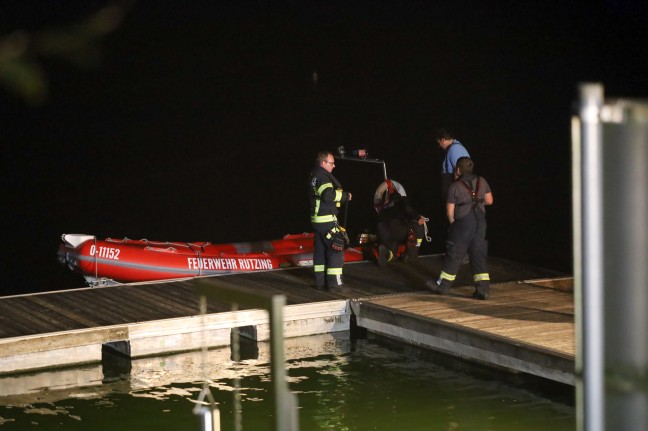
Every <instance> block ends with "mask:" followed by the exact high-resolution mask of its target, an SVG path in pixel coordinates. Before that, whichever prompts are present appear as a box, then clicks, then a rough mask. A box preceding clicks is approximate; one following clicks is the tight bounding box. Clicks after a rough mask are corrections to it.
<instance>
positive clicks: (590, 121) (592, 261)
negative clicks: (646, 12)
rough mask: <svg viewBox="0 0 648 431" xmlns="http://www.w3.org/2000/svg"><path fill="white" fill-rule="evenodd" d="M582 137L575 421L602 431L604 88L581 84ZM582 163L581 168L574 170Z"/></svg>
mask: <svg viewBox="0 0 648 431" xmlns="http://www.w3.org/2000/svg"><path fill="white" fill-rule="evenodd" d="M579 93H580V106H579V117H580V128H579V131H578V132H576V133H575V135H576V136H577V137H579V138H580V141H579V142H575V143H574V147H575V150H576V151H575V153H577V154H575V157H574V166H573V170H574V187H575V188H576V187H579V188H580V189H579V190H574V202H573V206H574V214H575V215H578V216H580V219H579V220H577V219H575V220H574V257H575V259H576V258H578V259H579V260H580V261H576V262H575V264H574V271H575V273H574V279H575V284H576V286H575V287H576V291H577V296H576V301H577V303H576V316H577V317H576V325H577V327H576V331H577V334H578V335H577V339H576V341H577V344H578V345H577V362H576V367H577V369H576V377H577V396H578V397H579V399H578V400H577V401H578V405H577V409H578V412H577V417H578V420H579V424H578V428H579V430H580V431H583V430H586V431H602V430H603V426H604V423H605V414H604V413H605V410H604V397H603V391H604V385H603V377H604V370H603V348H604V347H603V211H602V209H603V196H602V178H603V172H602V157H601V155H602V149H601V144H602V133H601V122H600V112H601V108H602V106H603V86H602V85H600V84H582V85H580V87H579ZM576 163H580V165H578V166H577V165H576Z"/></svg>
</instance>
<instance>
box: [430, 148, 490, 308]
mask: <svg viewBox="0 0 648 431" xmlns="http://www.w3.org/2000/svg"><path fill="white" fill-rule="evenodd" d="M473 167H474V165H473V161H472V160H471V159H470V158H468V157H461V158H459V160H457V166H456V170H455V177H456V179H455V181H454V182H453V183H452V184H451V185H450V187H449V188H448V199H447V204H446V211H447V216H448V221H449V222H450V229H449V230H448V240H447V241H446V254H445V259H444V261H443V268H442V271H441V274H440V275H439V278H438V279H437V280H428V281H427V282H426V283H425V285H426V286H427V287H428V288H429V289H430V290H432V291H433V292H435V293H440V294H445V293H448V291H449V290H450V287H451V286H452V283H453V282H454V280H455V278H456V276H457V271H458V269H459V267H460V265H461V262H462V260H463V258H464V256H465V255H466V252H467V253H468V256H469V257H470V267H471V270H472V273H473V280H474V282H475V293H474V294H473V297H475V298H477V299H487V298H488V294H489V290H490V275H489V274H488V262H487V257H488V243H487V242H486V208H485V207H486V205H492V204H493V193H492V192H491V189H490V185H489V184H488V182H487V181H486V179H485V178H483V177H479V176H477V175H475V174H474V173H473Z"/></svg>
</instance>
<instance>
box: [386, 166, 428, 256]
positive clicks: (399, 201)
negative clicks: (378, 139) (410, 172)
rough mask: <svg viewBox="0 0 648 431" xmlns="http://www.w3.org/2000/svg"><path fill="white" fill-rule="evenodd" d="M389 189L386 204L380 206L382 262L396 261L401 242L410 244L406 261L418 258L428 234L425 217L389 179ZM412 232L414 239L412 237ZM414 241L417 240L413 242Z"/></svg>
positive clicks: (387, 181) (406, 253) (387, 189)
mask: <svg viewBox="0 0 648 431" xmlns="http://www.w3.org/2000/svg"><path fill="white" fill-rule="evenodd" d="M385 182H386V183H387V188H386V190H385V192H384V197H383V199H382V204H381V205H380V208H379V209H378V208H377V209H378V225H377V231H378V242H379V246H378V264H379V265H380V266H384V265H386V264H387V263H388V262H391V261H393V260H394V257H395V256H396V255H397V254H398V248H399V246H400V245H401V244H404V243H405V244H407V249H406V251H405V253H404V254H403V256H402V258H404V260H408V259H414V258H416V257H418V251H419V248H420V247H421V242H422V240H423V236H424V235H425V227H424V226H425V217H423V216H422V215H421V214H420V213H419V212H418V211H417V210H416V209H414V207H413V206H412V204H411V202H410V200H409V198H408V197H407V196H406V195H404V194H403V195H402V194H401V193H399V192H398V190H397V189H396V188H395V187H394V186H393V184H392V181H391V180H389V179H388V180H385ZM410 231H412V233H413V234H414V238H409V234H410ZM410 240H412V241H413V242H414V243H413V244H410V243H409V242H410Z"/></svg>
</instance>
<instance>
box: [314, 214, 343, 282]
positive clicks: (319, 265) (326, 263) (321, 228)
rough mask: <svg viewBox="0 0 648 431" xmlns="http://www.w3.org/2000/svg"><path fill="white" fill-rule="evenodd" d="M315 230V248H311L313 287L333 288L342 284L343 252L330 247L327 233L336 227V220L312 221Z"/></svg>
mask: <svg viewBox="0 0 648 431" xmlns="http://www.w3.org/2000/svg"><path fill="white" fill-rule="evenodd" d="M312 225H313V230H314V231H315V249H314V250H313V270H314V272H315V287H316V288H318V289H323V288H325V287H329V288H334V287H338V286H341V285H342V266H343V265H344V252H342V251H335V250H333V248H331V242H332V240H331V238H328V237H327V235H328V234H329V232H331V230H332V229H336V228H337V222H325V223H312Z"/></svg>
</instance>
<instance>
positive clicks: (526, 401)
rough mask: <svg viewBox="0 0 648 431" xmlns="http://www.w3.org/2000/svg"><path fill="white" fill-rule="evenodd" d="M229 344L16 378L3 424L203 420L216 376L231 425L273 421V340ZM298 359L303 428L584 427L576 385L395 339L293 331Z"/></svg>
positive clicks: (3, 401) (292, 348)
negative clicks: (236, 348)
mask: <svg viewBox="0 0 648 431" xmlns="http://www.w3.org/2000/svg"><path fill="white" fill-rule="evenodd" d="M229 355H230V352H229V349H224V350H221V349H217V350H211V351H209V353H208V354H207V355H206V356H204V357H203V356H202V354H201V353H187V354H183V355H174V356H166V357H155V358H147V359H139V360H135V361H133V365H132V369H131V370H130V372H128V373H126V374H124V373H123V372H122V374H121V375H120V374H118V373H114V372H113V373H110V371H109V370H107V369H106V368H104V369H103V370H102V369H101V366H96V367H92V366H86V367H84V368H76V369H68V370H60V371H57V372H49V373H42V374H41V375H40V376H39V375H25V376H17V377H15V378H13V380H11V381H9V380H10V379H9V378H4V379H2V380H0V388H2V390H3V394H2V396H0V429H2V430H3V431H10V430H29V429H33V430H57V429H61V430H87V429H89V428H92V429H94V430H97V431H99V430H114V429H123V430H140V431H144V430H156V431H164V430H178V429H199V426H198V421H197V419H196V417H195V416H194V415H193V414H192V409H193V407H194V406H195V402H196V400H197V399H198V398H199V393H200V390H201V387H202V384H201V382H202V381H203V380H204V376H207V378H208V380H209V381H210V384H209V387H210V390H211V393H212V395H213V397H214V399H215V401H216V402H217V404H218V408H219V411H220V416H221V426H222V429H224V430H233V429H239V430H265V429H271V428H272V402H271V398H270V392H271V390H272V388H271V386H270V380H269V375H268V373H269V362H268V356H267V346H266V345H263V344H261V345H259V356H258V358H254V359H253V358H248V359H246V360H244V361H242V362H241V363H232V362H231V361H230V358H229ZM203 358H206V359H205V360H203ZM286 359H287V368H288V375H289V387H290V390H291V391H293V392H295V394H296V396H297V400H298V404H299V419H300V429H302V430H349V431H351V430H354V431H364V430H394V429H402V430H408V431H416V430H421V431H422V430H463V429H465V430H491V431H507V430H521V429H524V430H547V429H552V430H555V431H559V430H574V429H575V426H576V424H575V408H574V390H573V388H572V387H567V386H564V385H561V384H554V383H550V382H547V381H537V380H533V379H528V378H524V377H521V376H511V375H508V374H500V373H498V372H495V371H493V370H489V369H485V368H480V367H475V366H471V365H468V364H465V363H462V362H461V361H460V360H457V359H451V358H448V357H444V356H442V355H435V354H431V353H429V352H426V351H422V350H419V349H415V348H411V347H405V346H403V345H401V344H396V343H392V342H388V341H385V340H383V339H363V340H354V341H351V340H350V339H349V338H348V333H340V334H337V335H336V336H331V335H325V336H313V337H302V338H297V339H288V340H286ZM205 362H206V363H207V364H208V365H207V366H205V365H204V364H205ZM39 378H40V379H39ZM84 379H85V380H84ZM74 382H78V383H74ZM81 382H85V383H81ZM39 385H40V386H39ZM8 392H13V394H12V395H6V394H7V393H8Z"/></svg>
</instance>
